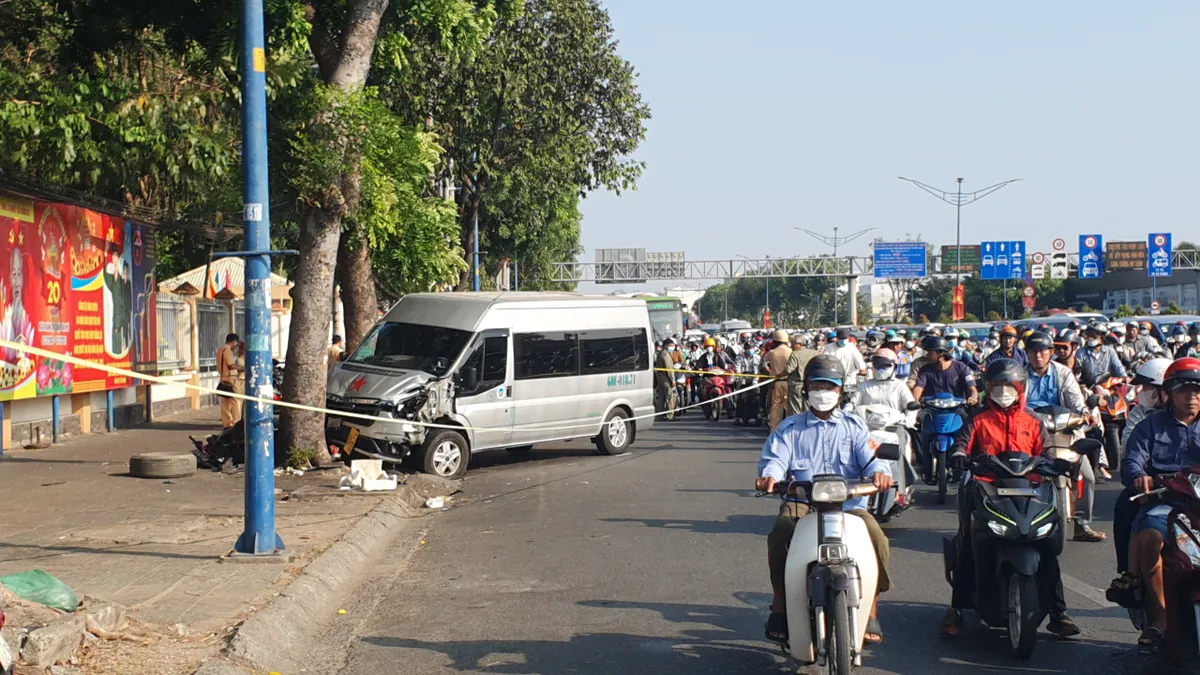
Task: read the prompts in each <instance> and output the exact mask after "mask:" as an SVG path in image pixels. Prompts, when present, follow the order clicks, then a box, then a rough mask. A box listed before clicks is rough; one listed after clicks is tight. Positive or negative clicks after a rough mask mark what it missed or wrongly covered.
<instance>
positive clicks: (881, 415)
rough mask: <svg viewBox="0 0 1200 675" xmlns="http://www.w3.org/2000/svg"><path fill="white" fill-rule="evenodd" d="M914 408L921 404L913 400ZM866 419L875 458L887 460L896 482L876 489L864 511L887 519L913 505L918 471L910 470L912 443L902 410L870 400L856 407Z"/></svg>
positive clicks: (876, 518) (882, 521)
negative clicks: (882, 488) (868, 403)
mask: <svg viewBox="0 0 1200 675" xmlns="http://www.w3.org/2000/svg"><path fill="white" fill-rule="evenodd" d="M913 404H915V406H916V408H919V407H920V404H919V403H917V402H916V401H913ZM855 412H856V413H858V414H859V415H860V416H861V417H862V418H863V421H865V422H866V423H867V430H868V432H869V434H870V437H869V440H868V441H867V444H868V445H869V446H870V447H871V449H872V450H874V451H875V458H876V459H882V460H884V461H886V462H887V463H888V467H889V468H890V469H891V472H892V478H893V479H894V480H895V483H894V484H893V485H892V487H891V488H889V489H888V490H887V491H886V492H877V493H876V494H874V495H872V496H871V498H870V500H868V502H867V511H869V512H870V513H871V515H872V516H875V520H877V521H879V522H881V523H886V522H887V521H889V520H891V519H892V518H894V517H896V516H899V515H900V514H901V513H902V512H903V511H904V510H905V509H907V508H908V507H910V506H912V503H913V495H914V492H915V491H916V482H917V474H916V472H915V471H913V468H912V467H913V461H912V460H913V456H912V443H911V441H910V435H909V430H908V428H907V427H905V426H904V413H902V412H900V411H899V410H896V409H895V408H893V407H891V406H887V405H880V404H877V403H876V404H871V405H864V406H859V407H858V408H857V409H855Z"/></svg>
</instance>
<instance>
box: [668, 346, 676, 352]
mask: <svg viewBox="0 0 1200 675" xmlns="http://www.w3.org/2000/svg"><path fill="white" fill-rule="evenodd" d="M667 351H669V352H673V351H675V345H667Z"/></svg>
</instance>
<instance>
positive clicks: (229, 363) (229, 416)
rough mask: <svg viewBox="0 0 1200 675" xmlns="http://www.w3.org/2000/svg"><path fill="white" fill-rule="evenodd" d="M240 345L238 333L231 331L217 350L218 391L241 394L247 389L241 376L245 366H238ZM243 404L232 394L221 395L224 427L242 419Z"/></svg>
mask: <svg viewBox="0 0 1200 675" xmlns="http://www.w3.org/2000/svg"><path fill="white" fill-rule="evenodd" d="M240 345H241V339H239V338H238V335H237V333H230V334H228V335H226V336H225V344H223V345H221V348H220V349H218V350H217V374H218V375H219V376H220V378H221V380H220V383H218V384H217V391H221V392H225V393H230V394H235V393H238V394H240V393H242V392H244V391H245V384H244V381H243V380H242V378H241V373H242V371H243V370H244V369H245V367H244V366H243V367H241V368H239V367H238V363H239V361H238V353H237V352H238V347H239V346H240ZM243 363H244V362H243ZM241 404H242V402H241V400H240V399H236V398H232V397H230V396H222V397H221V426H222V427H224V428H226V429H228V428H229V427H232V426H234V425H236V424H237V423H238V422H240V421H241V420H242V405H241Z"/></svg>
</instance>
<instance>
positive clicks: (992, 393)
mask: <svg viewBox="0 0 1200 675" xmlns="http://www.w3.org/2000/svg"><path fill="white" fill-rule="evenodd" d="M988 396H989V397H990V398H991V399H992V401H994V402H995V403H996V405H998V406H1000V407H1001V408H1010V407H1012V405H1013V404H1014V403H1016V402H1017V398H1018V395H1017V388H1016V387H1013V386H1010V385H1007V384H1005V385H1001V386H999V387H992V388H991V389H989V390H988Z"/></svg>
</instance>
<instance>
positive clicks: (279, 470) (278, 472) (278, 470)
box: [275, 467, 283, 476]
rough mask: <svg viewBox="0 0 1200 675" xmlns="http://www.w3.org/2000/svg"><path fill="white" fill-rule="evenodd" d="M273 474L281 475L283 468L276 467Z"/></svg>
mask: <svg viewBox="0 0 1200 675" xmlns="http://www.w3.org/2000/svg"><path fill="white" fill-rule="evenodd" d="M275 475H276V476H282V475H283V468H282V467H280V468H278V469H275Z"/></svg>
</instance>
